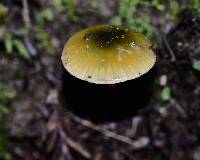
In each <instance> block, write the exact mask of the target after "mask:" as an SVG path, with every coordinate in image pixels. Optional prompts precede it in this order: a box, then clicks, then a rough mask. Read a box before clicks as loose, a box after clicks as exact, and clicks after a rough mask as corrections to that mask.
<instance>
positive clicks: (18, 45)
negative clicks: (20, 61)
mask: <svg viewBox="0 0 200 160" xmlns="http://www.w3.org/2000/svg"><path fill="white" fill-rule="evenodd" d="M13 45H14V46H15V47H16V49H17V50H18V52H19V54H20V55H21V56H22V57H23V58H26V59H29V58H30V55H29V53H28V50H27V49H26V47H25V46H24V44H23V43H22V42H21V41H19V40H17V39H16V40H14V41H13Z"/></svg>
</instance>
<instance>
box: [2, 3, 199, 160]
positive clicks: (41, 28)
mask: <svg viewBox="0 0 200 160" xmlns="http://www.w3.org/2000/svg"><path fill="white" fill-rule="evenodd" d="M32 3H33V2H30V3H29V6H28V7H29V10H27V5H28V4H27V1H25V0H21V1H16V6H18V5H19V6H20V7H21V6H23V7H22V8H23V15H15V14H14V13H15V12H14V11H11V10H10V7H11V6H12V5H15V1H14V0H4V1H2V0H1V1H0V50H1V52H0V54H4V55H6V56H5V57H7V58H6V59H4V61H3V62H1V63H5V64H6V65H7V66H8V67H9V68H10V69H11V70H12V71H13V72H14V73H16V76H18V77H20V76H23V71H22V72H21V71H20V66H18V64H17V63H13V61H12V60H13V59H11V58H10V57H16V56H17V57H20V58H21V60H23V61H26V62H30V61H32V60H33V59H34V58H35V57H36V56H37V53H36V52H40V55H45V54H48V55H50V56H56V55H59V54H60V53H59V51H61V50H62V48H60V47H62V45H59V43H60V42H59V39H55V37H54V34H53V33H52V32H53V31H51V27H52V25H57V26H58V27H57V28H59V29H60V30H65V28H62V24H63V23H65V22H67V25H69V24H75V25H76V24H78V25H80V24H82V23H84V22H85V21H84V20H83V18H84V14H85V12H86V8H87V10H89V11H91V12H93V13H94V14H100V13H101V12H102V8H101V6H100V5H101V1H100V0H90V1H87V2H86V1H84V2H83V0H82V1H81V2H80V0H79V1H76V0H49V1H45V0H43V1H42V2H41V4H42V7H41V6H40V7H38V8H37V7H35V6H34V12H33V13H28V14H30V15H31V21H30V17H29V16H27V15H26V14H27V12H30V10H32V9H31V7H32V6H31V4H32ZM80 3H82V4H84V3H87V5H86V6H84V5H80ZM114 3H116V4H117V6H116V8H114V9H113V10H114V12H113V13H114V14H111V15H108V16H107V17H106V19H107V20H106V22H107V23H110V24H117V25H121V24H123V25H128V26H129V27H131V28H134V29H136V30H138V31H139V32H142V33H144V34H145V35H146V36H147V37H148V38H150V39H151V40H152V42H154V43H159V38H157V37H159V36H158V35H159V33H160V32H167V31H168V29H166V28H165V29H166V30H164V29H163V28H164V27H163V26H166V25H167V24H163V26H159V25H157V24H156V23H155V22H154V21H156V20H157V16H158V15H161V20H162V17H163V18H164V19H165V20H166V21H165V22H167V23H168V24H171V23H172V27H173V25H174V24H173V23H174V22H175V21H177V18H178V17H179V13H180V12H181V11H182V10H184V9H191V10H192V11H193V12H195V14H198V15H199V14H200V1H199V0H188V1H185V0H184V1H183V0H164V1H163V0H116V1H114ZM15 10H16V8H15ZM61 15H62V16H63V17H64V20H63V19H59V18H58V17H59V16H61ZM23 16H24V17H23ZM91 16H92V15H91ZM158 17H159V18H160V16H158ZM22 19H23V20H22ZM93 25H95V23H94V24H93ZM83 26H85V25H83ZM65 33H66V32H65ZM64 40H66V38H65V39H63V40H61V41H64ZM1 58H2V55H0V59H1ZM199 64H200V63H199V62H195V63H194V66H193V67H194V68H195V69H197V70H200V65H199ZM2 72H3V69H0V124H1V125H0V160H10V159H12V158H11V156H10V154H9V151H8V150H7V145H8V143H9V142H8V138H7V136H8V135H7V132H8V130H9V125H8V124H7V123H6V122H7V120H6V119H7V118H8V116H7V115H8V114H9V113H10V112H12V111H11V109H10V103H11V102H12V101H13V99H16V98H20V95H17V93H16V91H15V90H13V89H12V81H10V82H7V81H3V77H1V76H2ZM161 97H162V99H163V100H164V101H165V100H168V99H169V98H170V88H169V87H166V88H164V90H163V92H162V93H161Z"/></svg>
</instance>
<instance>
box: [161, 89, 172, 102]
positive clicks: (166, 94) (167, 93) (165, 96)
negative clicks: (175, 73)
mask: <svg viewBox="0 0 200 160" xmlns="http://www.w3.org/2000/svg"><path fill="white" fill-rule="evenodd" d="M170 98H171V90H170V88H169V87H168V86H166V87H164V88H163V90H162V92H161V99H162V100H163V101H168V100H170Z"/></svg>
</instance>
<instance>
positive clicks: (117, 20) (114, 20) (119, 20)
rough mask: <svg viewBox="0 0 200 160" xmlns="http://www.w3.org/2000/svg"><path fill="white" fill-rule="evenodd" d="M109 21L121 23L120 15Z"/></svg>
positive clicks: (115, 23) (116, 23)
mask: <svg viewBox="0 0 200 160" xmlns="http://www.w3.org/2000/svg"><path fill="white" fill-rule="evenodd" d="M111 23H112V24H114V25H121V24H122V20H121V17H120V16H115V17H113V18H112V20H111Z"/></svg>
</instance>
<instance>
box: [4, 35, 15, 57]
mask: <svg viewBox="0 0 200 160" xmlns="http://www.w3.org/2000/svg"><path fill="white" fill-rule="evenodd" d="M4 45H5V48H6V53H11V52H12V51H13V40H12V36H11V34H6V35H5V41H4Z"/></svg>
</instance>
